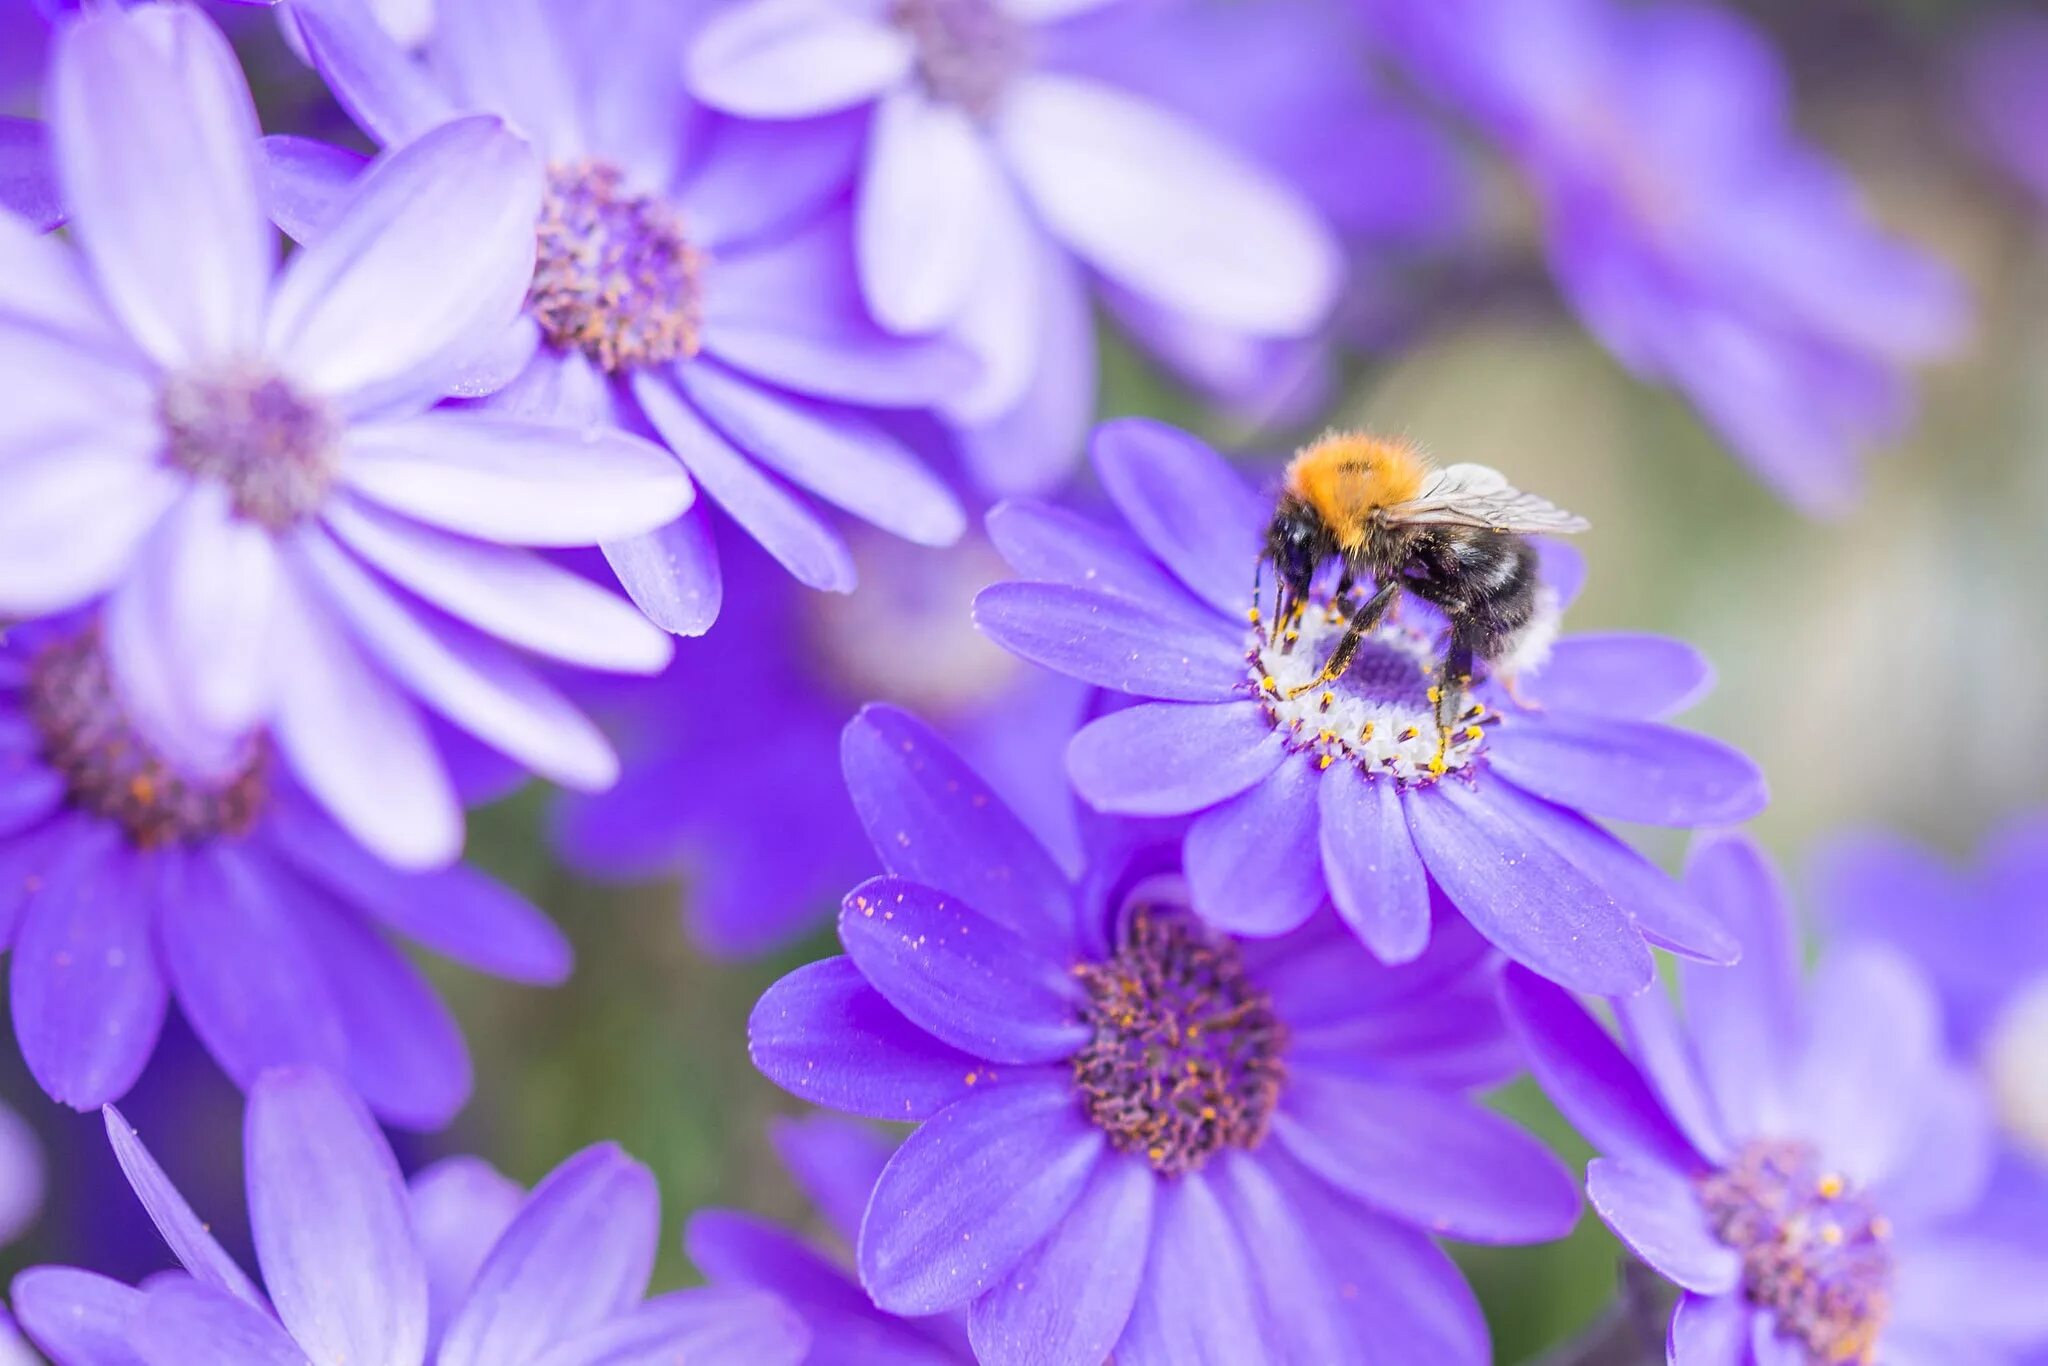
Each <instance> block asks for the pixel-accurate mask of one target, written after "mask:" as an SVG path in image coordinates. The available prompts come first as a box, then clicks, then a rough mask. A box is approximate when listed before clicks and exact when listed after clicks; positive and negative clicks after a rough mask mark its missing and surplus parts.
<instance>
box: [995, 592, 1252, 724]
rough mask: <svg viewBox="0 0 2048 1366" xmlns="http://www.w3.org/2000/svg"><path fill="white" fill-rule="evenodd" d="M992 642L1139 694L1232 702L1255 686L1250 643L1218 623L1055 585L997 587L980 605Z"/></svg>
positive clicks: (1058, 669)
mask: <svg viewBox="0 0 2048 1366" xmlns="http://www.w3.org/2000/svg"><path fill="white" fill-rule="evenodd" d="M974 622H975V625H977V626H979V627H980V628H981V630H982V632H983V634H985V635H987V636H988V637H989V639H991V640H993V641H995V642H996V644H998V645H1000V646H1002V647H1003V648H1004V649H1006V650H1008V651H1010V652H1011V653H1012V654H1017V655H1022V656H1023V657H1024V658H1026V659H1028V660H1030V661H1031V662H1032V663H1034V664H1042V665H1044V666H1045V667H1046V668H1048V669H1052V670H1054V671H1056V672H1058V673H1063V674H1066V675H1067V676H1068V677H1070V678H1078V679H1081V680H1083V681H1084V682H1088V683H1094V684H1096V685H1097V686H1099V687H1104V688H1114V689H1115V690H1116V691H1118V692H1123V693H1129V694H1132V695H1133V696H1137V697H1154V698H1160V699H1163V700H1166V701H1173V702H1228V701H1231V700H1233V699H1235V698H1238V697H1240V696H1242V695H1243V694H1244V692H1245V690H1246V688H1247V686H1248V683H1247V679H1246V673H1245V669H1246V666H1245V658H1244V646H1243V642H1242V641H1240V640H1238V639H1237V638H1236V637H1235V636H1233V635H1232V633H1231V632H1230V631H1228V630H1227V629H1225V628H1224V626H1223V624H1222V623H1221V622H1218V621H1216V620H1215V619H1214V618H1202V617H1196V616H1193V615H1191V614H1185V613H1173V614H1168V613H1164V612H1161V611H1160V610H1158V609H1157V608H1154V607H1151V606H1147V605H1141V604H1139V603H1135V602H1132V601H1130V600H1128V599H1124V598H1112V597H1105V596H1104V595H1102V594H1100V593H1093V592H1089V591H1088V590H1086V589H1080V588H1069V587H1067V586H1065V585H1064V584H1051V583H997V584H991V585H990V586H989V587H987V588H984V589H983V590H982V591H981V594H980V596H979V597H977V598H975V600H974Z"/></svg>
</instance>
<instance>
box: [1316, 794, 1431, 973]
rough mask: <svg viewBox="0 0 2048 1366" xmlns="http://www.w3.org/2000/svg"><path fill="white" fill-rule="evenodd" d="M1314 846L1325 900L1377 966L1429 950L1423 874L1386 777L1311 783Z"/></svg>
mask: <svg viewBox="0 0 2048 1366" xmlns="http://www.w3.org/2000/svg"><path fill="white" fill-rule="evenodd" d="M1317 788H1318V792H1317V801H1318V805H1319V807H1320V817H1321V819H1320V821H1319V824H1318V830H1317V833H1318V842H1319V844H1320V846H1321V850H1322V861H1323V871H1324V873H1325V874H1326V875H1327V876H1328V878H1329V881H1330V899H1331V900H1332V901H1334V902H1336V903H1337V911H1338V913H1339V914H1340V915H1342V916H1343V917H1344V923H1345V924H1347V925H1349V926H1351V928H1352V929H1353V930H1354V931H1356V932H1357V934H1358V937H1359V939H1360V940H1362V941H1363V942H1364V944H1365V946H1366V947H1367V948H1368V949H1371V950H1372V952H1373V956H1374V957H1376V958H1378V959H1379V960H1380V961H1381V962H1382V963H1407V962H1411V961H1413V960H1414V959H1416V958H1418V957H1420V956H1421V954H1422V951H1423V950H1424V949H1426V948H1428V947H1429V875H1428V874H1427V873H1425V872H1424V871H1423V868H1422V859H1421V856H1419V855H1418V854H1417V853H1416V852H1415V841H1414V840H1413V839H1412V838H1411V837H1410V836H1409V834H1408V817H1407V816H1406V814H1404V813H1403V811H1402V810H1401V794H1400V793H1399V791H1397V790H1396V788H1395V786H1394V781H1393V779H1391V778H1379V779H1375V780H1371V781H1368V780H1366V779H1364V778H1362V777H1356V776H1354V775H1352V774H1349V773H1343V772H1339V773H1326V774H1324V776H1323V779H1322V781H1321V782H1320V783H1319V784H1317Z"/></svg>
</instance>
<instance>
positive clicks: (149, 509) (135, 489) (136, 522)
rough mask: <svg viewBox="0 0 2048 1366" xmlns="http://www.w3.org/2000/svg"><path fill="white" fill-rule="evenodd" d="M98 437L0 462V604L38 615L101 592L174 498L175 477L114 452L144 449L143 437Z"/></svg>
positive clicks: (23, 613)
mask: <svg viewBox="0 0 2048 1366" xmlns="http://www.w3.org/2000/svg"><path fill="white" fill-rule="evenodd" d="M105 436H106V434H105V433H95V435H94V439H93V441H92V445H93V447H96V448H98V449H97V450H93V451H88V450H86V449H81V448H75V447H73V446H72V445H71V444H70V443H64V442H53V443H51V444H49V445H47V446H44V447H42V448H41V449H39V450H37V451H35V452H33V453H26V454H19V455H14V456H12V457H11V458H9V459H8V460H7V466H6V488H7V496H6V497H5V498H4V499H0V611H5V612H7V613H8V614H9V615H12V616H20V617H32V616H41V615H43V614H44V613H46V612H52V611H57V610H60V609H63V608H67V607H71V606H74V605H76V604H77V603H79V602H82V601H84V600H85V599H87V598H90V597H93V596H95V595H97V594H99V593H102V592H104V591H106V590H107V589H108V588H110V587H112V586H113V584H114V583H115V582H116V581H117V580H118V579H119V578H120V577H121V576H122V575H123V574H124V573H125V572H127V569H128V566H129V565H130V563H131V562H132V561H133V560H134V558H135V554H136V551H137V549H138V548H139V547H140V545H141V544H142V541H143V538H144V537H146V536H147V535H148V534H149V532H150V530H151V528H152V527H154V526H155V525H156V523H157V521H158V520H159V519H160V518H161V517H162V516H163V515H164V513H165V512H166V511H168V510H169V509H170V508H171V506H172V505H173V504H174V503H175V502H176V501H177V499H178V497H179V495H180V493H181V491H182V490H183V486H184V481H182V480H181V479H179V478H178V477H177V476H175V475H173V474H172V473H171V472H169V471H168V470H160V469H155V468H152V467H151V466H149V465H147V464H143V463H141V462H138V461H137V460H135V459H134V458H133V456H132V455H131V454H130V452H129V451H128V450H126V449H123V447H130V446H132V447H136V448H141V449H147V446H146V445H144V443H145V441H146V440H147V438H145V437H143V436H142V434H141V433H140V432H139V431H138V432H135V433H132V434H130V433H116V434H115V435H114V438H113V440H112V441H111V442H109V441H107V440H106V439H105ZM110 445H111V446H112V449H111V450H110V449H107V447H108V446H110Z"/></svg>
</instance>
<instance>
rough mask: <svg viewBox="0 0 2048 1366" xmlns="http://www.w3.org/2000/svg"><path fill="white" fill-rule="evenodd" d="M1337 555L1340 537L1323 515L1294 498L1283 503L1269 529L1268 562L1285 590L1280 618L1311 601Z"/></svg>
mask: <svg viewBox="0 0 2048 1366" xmlns="http://www.w3.org/2000/svg"><path fill="white" fill-rule="evenodd" d="M1336 553H1337V537H1336V535H1335V533H1333V532H1332V531H1331V530H1330V528H1329V524H1328V523H1326V522H1324V521H1323V519H1322V515H1321V514H1320V513H1318V512H1317V511H1316V510H1315V508H1313V507H1311V506H1310V505H1309V503H1308V502H1307V501H1306V500H1304V499H1301V498H1297V497H1295V496H1294V495H1293V494H1291V493H1290V494H1286V495H1284V496H1283V497H1282V498H1281V499H1280V505H1279V506H1278V507H1277V508H1275V509H1274V510H1273V520H1272V522H1270V523H1269V524H1268V525H1267V527H1266V549H1265V558H1266V559H1268V560H1271V561H1272V562H1273V569H1274V571H1275V573H1276V574H1277V575H1278V576H1279V579H1280V586H1281V589H1282V596H1281V609H1280V615H1281V616H1282V617H1285V615H1286V613H1287V605H1288V604H1289V603H1302V602H1306V601H1307V600H1308V588H1309V584H1310V583H1311V582H1312V581H1313V580H1314V579H1315V576H1316V570H1318V569H1320V568H1321V567H1322V566H1323V563H1324V561H1326V560H1328V559H1330V558H1331V557H1332V556H1334V555H1335V554H1336Z"/></svg>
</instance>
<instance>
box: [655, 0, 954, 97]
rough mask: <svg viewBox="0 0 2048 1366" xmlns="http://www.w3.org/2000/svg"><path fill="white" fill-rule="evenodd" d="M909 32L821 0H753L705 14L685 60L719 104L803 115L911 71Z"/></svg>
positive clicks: (866, 93) (695, 84)
mask: <svg viewBox="0 0 2048 1366" xmlns="http://www.w3.org/2000/svg"><path fill="white" fill-rule="evenodd" d="M914 55H915V54H914V52H913V50H912V48H911V44H910V42H909V40H908V39H907V38H905V37H904V35H902V34H900V33H898V32H896V31H895V30H894V29H892V28H890V27H889V26H887V25H886V24H883V23H880V22H877V20H876V19H873V18H870V17H868V16H866V15H864V14H861V13H859V12H858V11H849V10H848V9H846V8H844V7H841V6H837V5H831V4H824V3H820V2H819V0H749V2H748V3H746V4H741V5H735V6H731V7H729V8H727V9H726V10H724V11H723V12H721V13H720V14H718V15H717V16H716V17H715V18H713V19H712V20H710V21H709V22H707V23H706V24H705V25H704V27H703V28H702V29H701V30H700V31H699V33H698V36H697V39H696V41H695V42H694V43H693V44H692V45H691V47H690V50H689V57H688V60H687V65H686V67H685V70H686V72H687V73H688V76H689V82H690V90H691V92H692V93H694V94H695V95H696V96H697V98H698V99H700V100H702V101H704V102H705V103H706V104H708V105H710V106H711V107H712V108H714V109H722V110H724V111H725V112H726V113H729V114H739V115H743V116H745V117H747V118H754V119H788V118H804V117H806V116H808V115H811V114H824V113H829V112H830V111H832V110H834V109H844V108H847V107H848V106H850V105H855V104H860V103H863V102H864V101H867V100H870V99H873V98H874V97H875V96H877V95H879V94H881V93H882V92H883V91H884V90H887V89H888V88H889V87H890V86H892V85H895V84H896V83H897V82H898V81H901V80H903V79H904V78H905V77H906V76H908V75H909V74H910V69H911V62H912V59H913V57H914Z"/></svg>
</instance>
